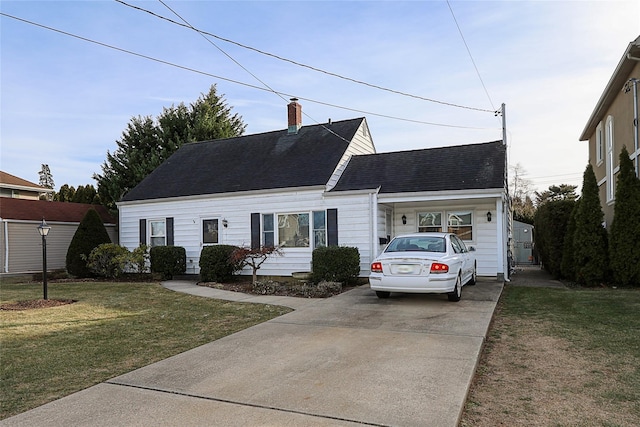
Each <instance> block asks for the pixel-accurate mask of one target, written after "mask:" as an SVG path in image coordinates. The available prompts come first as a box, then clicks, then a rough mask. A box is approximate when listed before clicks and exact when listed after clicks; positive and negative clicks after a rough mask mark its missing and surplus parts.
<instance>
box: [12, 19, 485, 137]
mask: <svg viewBox="0 0 640 427" xmlns="http://www.w3.org/2000/svg"><path fill="white" fill-rule="evenodd" d="M0 16H5V17H7V18H11V19H15V20H17V21H20V22H24V23H26V24H30V25H33V26H36V27H40V28H44V29H46V30H49V31H53V32H56V33H59V34H63V35H66V36H69V37H73V38H76V39H79V40H82V41H85V42H88V43H93V44H97V45H99V46H102V47H106V48H108V49H112V50H116V51H118V52H122V53H126V54H129V55H133V56H137V57H139V58H143V59H147V60H149V61H153V62H157V63H160V64H164V65H168V66H170V67H175V68H179V69H181V70H185V71H189V72H192V73H196V74H200V75H203V76H207V77H212V78H214V79H218V80H223V81H226V82H229V83H234V84H237V85H241V86H245V87H249V88H251V89H257V90H261V91H265V92H266V91H269V90H268V89H265V88H263V87H260V86H256V85H252V84H250V83H244V82H241V81H238V80H233V79H230V78H227V77H222V76H218V75H216V74H212V73H208V72H206V71H202V70H197V69H195V68H191V67H187V66H184V65H179V64H175V63H173V62H169V61H165V60H163V59H158V58H154V57H152V56H148V55H144V54H141V53H137V52H133V51H131V50H127V49H123V48H121V47H117V46H113V45H110V44H107V43H103V42H100V41H97V40H92V39H89V38H87V37H83V36H79V35H77V34H73V33H69V32H67V31H64V30H59V29H57V28H53V27H49V26H47V25H44V24H39V23H37V22H33V21H29V20H27V19H24V18H19V17H17V16H13V15H10V14H8V13H4V12H0ZM276 93H277V94H279V95H283V96H286V97H289V98H294V97H297V98H299V99H302V100H305V101H308V102H312V103H315V104H320V105H326V106H330V107H333V108H339V109H342V110H348V111H355V112H359V113H363V114H366V115H370V116H377V117H383V118H387V119H393V120H399V121H405V122H411V123H417V124H423V125H429V126H442V127H449V128H457V129H475V130H485V129H493V128H481V127H470V126H460V125H451V124H443V123H433V122H426V121H421V120H412V119H406V118H403V117H395V116H389V115H385V114H379V113H374V112H369V111H364V110H358V109H355V108H349V107H344V106H341V105H336V104H330V103H327V102H322V101H318V100H314V99H311V98H302V97H299V96H297V95H292V94H288V93H286V92H280V91H276Z"/></svg>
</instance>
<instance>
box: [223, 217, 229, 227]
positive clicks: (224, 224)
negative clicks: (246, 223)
mask: <svg viewBox="0 0 640 427" xmlns="http://www.w3.org/2000/svg"><path fill="white" fill-rule="evenodd" d="M228 225H229V221H227V220H226V219H223V220H222V226H223V227H224V228H227V226H228Z"/></svg>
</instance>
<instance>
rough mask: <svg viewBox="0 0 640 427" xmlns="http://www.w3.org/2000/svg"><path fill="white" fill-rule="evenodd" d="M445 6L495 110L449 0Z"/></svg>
mask: <svg viewBox="0 0 640 427" xmlns="http://www.w3.org/2000/svg"><path fill="white" fill-rule="evenodd" d="M447 6H449V10H450V11H451V16H453V21H454V22H455V23H456V27H458V32H459V33H460V37H462V42H463V43H464V47H465V48H467V53H468V54H469V58H471V62H472V63H473V68H475V69H476V74H477V75H478V78H479V79H480V83H481V84H482V88H483V89H484V93H485V94H486V95H487V98H488V99H489V104H491V108H493V111H495V110H496V108H495V107H494V106H493V101H492V100H491V96H490V95H489V91H488V90H487V87H486V86H485V84H484V81H483V80H482V76H481V75H480V71H479V70H478V67H477V66H476V61H474V59H473V55H471V50H470V49H469V45H468V44H467V41H466V40H465V38H464V34H462V30H461V29H460V25H458V20H457V19H456V15H455V14H454V13H453V9H452V8H451V4H450V3H449V0H447Z"/></svg>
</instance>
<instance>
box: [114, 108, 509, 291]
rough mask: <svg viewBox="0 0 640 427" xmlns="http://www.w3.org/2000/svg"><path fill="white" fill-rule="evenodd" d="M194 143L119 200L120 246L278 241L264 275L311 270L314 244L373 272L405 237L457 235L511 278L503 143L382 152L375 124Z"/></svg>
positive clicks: (293, 116)
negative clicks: (347, 249)
mask: <svg viewBox="0 0 640 427" xmlns="http://www.w3.org/2000/svg"><path fill="white" fill-rule="evenodd" d="M288 115H289V127H288V129H286V130H280V131H274V132H266V133H261V134H254V135H247V136H241V137H236V138H229V139H223V140H213V141H205V142H197V143H191V144H185V145H183V146H182V147H181V148H180V149H179V150H178V151H176V152H175V153H174V154H173V155H172V156H171V157H170V158H169V159H168V160H167V161H166V162H164V163H163V164H162V165H160V166H159V167H158V168H157V169H156V170H154V171H153V172H152V173H151V174H150V175H149V176H147V177H146V178H145V179H144V180H143V181H142V182H141V183H140V184H139V185H138V186H136V187H135V188H134V189H132V190H131V191H130V192H129V193H127V194H126V195H125V196H124V197H123V199H122V200H121V201H120V202H119V203H118V208H119V215H120V219H119V224H120V234H119V236H120V244H121V245H123V246H126V247H127V248H129V249H130V250H131V249H134V248H135V247H137V246H138V245H139V244H148V245H177V246H182V247H184V248H185V249H186V253H187V273H192V274H197V273H199V267H198V261H199V257H200V252H201V250H202V247H203V246H206V245H214V244H231V245H251V246H253V247H256V246H259V245H278V246H280V247H281V248H282V250H283V253H284V256H282V257H274V258H271V259H269V260H268V261H267V262H266V263H265V264H263V266H262V268H261V269H260V271H259V272H260V273H261V274H263V275H268V276H290V275H291V273H292V272H295V271H309V269H310V264H311V256H312V251H313V249H314V248H316V247H319V246H324V245H340V246H352V247H357V248H358V250H359V252H360V261H361V271H360V273H361V275H362V276H366V275H368V273H369V265H370V263H371V261H372V260H373V258H374V257H375V256H376V255H378V253H379V252H380V251H381V250H382V249H383V248H384V244H385V243H386V242H387V241H388V240H389V239H390V238H391V237H392V236H394V235H397V234H400V233H407V232H416V231H418V232H419V231H446V230H450V231H453V232H455V233H457V234H458V235H459V236H460V237H461V238H462V239H464V240H465V241H466V243H467V244H469V245H471V246H474V247H475V248H476V251H477V252H476V254H477V261H478V264H477V271H478V274H479V275H481V276H493V277H497V278H498V279H502V278H504V277H505V276H506V274H507V273H508V270H507V257H506V253H507V249H506V248H507V218H508V208H507V206H506V200H507V189H506V167H505V160H506V147H505V146H504V144H503V143H502V141H495V142H488V143H482V144H469V145H463V146H455V147H443V148H434V149H425V150H413V151H399V152H392V153H380V154H376V151H375V147H374V145H373V140H372V138H371V135H370V133H369V128H368V126H367V122H366V119H365V118H357V119H351V120H344V121H338V122H329V123H324V124H318V125H312V126H302V120H301V117H302V111H301V107H300V104H298V103H297V102H295V100H293V102H291V103H290V104H289V105H288Z"/></svg>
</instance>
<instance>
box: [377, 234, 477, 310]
mask: <svg viewBox="0 0 640 427" xmlns="http://www.w3.org/2000/svg"><path fill="white" fill-rule="evenodd" d="M474 252H475V249H474V248H473V247H469V248H467V246H466V245H465V244H464V242H463V241H462V240H460V238H459V237H458V236H456V235H455V234H453V233H415V234H406V235H402V236H397V237H395V238H394V239H393V240H391V242H390V243H389V244H388V245H387V247H386V248H385V249H384V251H383V252H382V253H381V254H380V256H378V257H377V258H376V259H375V260H374V261H373V262H372V263H371V274H370V275H369V285H370V286H371V289H372V290H374V291H376V295H378V297H379V298H388V297H389V295H390V294H391V292H408V293H446V294H447V296H448V297H449V301H460V296H461V295H462V286H463V285H475V284H476V258H475V254H474Z"/></svg>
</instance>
